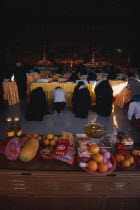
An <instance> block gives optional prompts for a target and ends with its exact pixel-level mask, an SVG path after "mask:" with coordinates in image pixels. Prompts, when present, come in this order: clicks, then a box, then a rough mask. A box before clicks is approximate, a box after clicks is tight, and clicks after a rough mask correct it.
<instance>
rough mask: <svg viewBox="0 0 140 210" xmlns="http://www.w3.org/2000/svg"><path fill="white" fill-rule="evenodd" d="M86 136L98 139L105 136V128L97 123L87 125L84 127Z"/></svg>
mask: <svg viewBox="0 0 140 210" xmlns="http://www.w3.org/2000/svg"><path fill="white" fill-rule="evenodd" d="M84 131H85V134H86V135H87V136H89V137H90V138H93V139H100V138H102V137H103V136H104V135H105V131H106V128H105V127H104V126H103V125H101V124H99V123H88V124H87V125H85V126H84Z"/></svg>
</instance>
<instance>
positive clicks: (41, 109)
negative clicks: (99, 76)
mask: <svg viewBox="0 0 140 210" xmlns="http://www.w3.org/2000/svg"><path fill="white" fill-rule="evenodd" d="M95 94H96V112H97V113H98V114H99V115H102V116H110V115H111V112H112V103H113V91H112V88H111V86H110V85H109V82H108V81H107V80H106V81H100V83H99V84H97V86H96V87H95ZM52 97H53V111H54V113H55V114H63V110H64V108H65V107H66V92H65V91H64V90H63V89H62V88H61V87H56V89H55V90H54V91H53V92H52ZM90 108H91V96H90V92H89V89H88V88H87V86H86V85H85V84H84V82H83V81H79V82H78V84H77V86H76V87H75V89H74V92H73V95H72V111H73V113H74V115H75V117H76V118H87V117H88V112H89V109H90ZM46 114H50V112H49V109H48V103H47V100H46V95H45V92H44V91H43V89H42V88H41V87H39V88H36V89H34V90H33V91H32V92H31V95H30V101H29V104H28V107H27V112H26V119H27V120H33V121H42V120H43V116H44V115H46Z"/></svg>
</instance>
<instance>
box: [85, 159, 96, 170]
mask: <svg viewBox="0 0 140 210" xmlns="http://www.w3.org/2000/svg"><path fill="white" fill-rule="evenodd" d="M87 167H88V169H89V170H90V171H97V168H98V164H97V163H96V162H95V161H94V160H90V161H89V162H88V165H87Z"/></svg>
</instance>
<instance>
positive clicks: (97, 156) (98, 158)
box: [93, 154, 104, 163]
mask: <svg viewBox="0 0 140 210" xmlns="http://www.w3.org/2000/svg"><path fill="white" fill-rule="evenodd" d="M93 160H95V162H97V163H101V162H103V160H104V157H103V155H101V154H96V155H93Z"/></svg>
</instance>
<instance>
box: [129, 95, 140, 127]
mask: <svg viewBox="0 0 140 210" xmlns="http://www.w3.org/2000/svg"><path fill="white" fill-rule="evenodd" d="M128 120H130V122H131V124H132V125H133V126H134V127H135V128H138V129H139V130H140V101H137V96H135V97H134V101H133V102H131V103H130V104H129V109H128Z"/></svg>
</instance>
